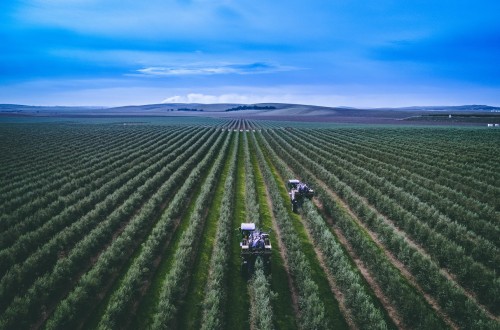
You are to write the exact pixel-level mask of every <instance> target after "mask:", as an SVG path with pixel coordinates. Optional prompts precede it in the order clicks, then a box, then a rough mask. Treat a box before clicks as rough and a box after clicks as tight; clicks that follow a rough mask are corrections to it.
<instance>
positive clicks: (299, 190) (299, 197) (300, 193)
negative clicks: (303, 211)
mask: <svg viewBox="0 0 500 330" xmlns="http://www.w3.org/2000/svg"><path fill="white" fill-rule="evenodd" d="M287 185H288V187H287V188H288V195H289V196H290V201H291V202H292V211H293V212H295V213H296V212H297V210H298V208H299V206H301V205H302V202H303V200H304V198H309V199H311V198H312V197H313V196H314V190H312V189H311V188H309V187H308V186H307V184H305V183H303V182H300V181H299V180H297V179H290V180H288V183H287Z"/></svg>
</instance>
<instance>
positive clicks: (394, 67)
mask: <svg viewBox="0 0 500 330" xmlns="http://www.w3.org/2000/svg"><path fill="white" fill-rule="evenodd" d="M498 13H500V2H499V1H496V0H476V1H462V0H453V1H451V0H439V1H432V0H413V1H398V0H364V1H361V0H359V1H355V0H322V1H319V0H308V1H296V0H288V1H282V0H273V1H269V0H265V1H264V0H234V1H232V0H211V1H209V0H178V1H174V0H148V1H137V0H9V1H7V0H5V1H1V2H0V103H9V104H12V103H14V104H28V105H85V106H119V105H137V104H155V103H169V102H192V103H267V102H283V103H301V104H314V105H326V106H352V107H398V106H414V105H462V104H488V105H493V106H500V19H499V14H498Z"/></svg>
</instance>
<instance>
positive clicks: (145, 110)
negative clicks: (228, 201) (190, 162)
mask: <svg viewBox="0 0 500 330" xmlns="http://www.w3.org/2000/svg"><path fill="white" fill-rule="evenodd" d="M0 116H26V117H120V116H161V117H164V116H209V117H227V118H250V119H266V120H287V121H311V122H314V121H319V122H338V123H381V124H382V123H383V124H401V123H408V124H414V123H422V122H424V123H432V124H450V123H458V122H460V123H461V124H467V123H479V122H483V123H484V122H488V123H489V122H494V123H497V122H499V121H500V108H499V107H492V106H488V105H459V106H411V107H401V108H372V109H368V108H364V109H360V108H350V107H326V106H315V105H303V104H288V103H257V104H233V103H220V104H201V103H161V104H146V105H135V106H121V107H67V106H30V105H19V104H0ZM479 116H481V119H480V120H479V119H478V117H479Z"/></svg>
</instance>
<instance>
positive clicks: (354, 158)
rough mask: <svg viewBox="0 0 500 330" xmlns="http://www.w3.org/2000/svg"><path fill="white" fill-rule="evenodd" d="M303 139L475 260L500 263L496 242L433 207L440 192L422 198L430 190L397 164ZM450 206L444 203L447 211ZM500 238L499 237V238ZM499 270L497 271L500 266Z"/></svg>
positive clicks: (317, 141)
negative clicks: (412, 178) (405, 175)
mask: <svg viewBox="0 0 500 330" xmlns="http://www.w3.org/2000/svg"><path fill="white" fill-rule="evenodd" d="M304 141H307V142H308V143H310V145H313V146H315V147H317V149H316V150H321V151H320V152H319V153H318V155H322V156H323V157H324V158H329V159H332V161H335V162H336V163H337V164H338V165H339V166H343V167H344V168H349V169H350V172H351V173H352V175H354V176H359V177H362V178H365V179H366V180H367V182H369V183H370V184H371V185H372V186H373V187H377V188H378V189H380V190H381V191H382V192H383V193H384V194H385V195H386V196H388V197H390V198H392V199H394V200H395V201H397V203H398V204H399V205H401V206H402V207H404V208H405V209H406V210H408V211H409V212H411V213H413V214H418V218H419V220H422V219H424V221H425V222H426V223H427V224H428V225H429V227H430V228H432V229H433V230H436V231H438V232H439V233H440V234H443V235H444V236H445V237H447V238H448V239H450V240H452V241H455V242H456V243H457V244H458V245H460V246H462V247H463V248H464V249H465V251H466V252H468V253H469V254H470V255H471V257H473V258H474V259H475V260H476V261H478V262H481V263H483V264H484V265H487V266H489V267H500V265H499V264H500V255H499V251H498V249H497V248H496V246H495V245H493V244H492V243H491V242H490V241H487V240H485V239H484V238H482V237H480V236H477V235H476V234H475V233H474V232H471V231H468V230H467V228H466V227H464V226H463V225H461V224H458V223H457V222H455V221H452V220H451V219H450V217H448V215H447V214H446V213H441V212H439V211H438V210H437V209H436V208H435V207H434V203H435V202H437V201H438V200H440V198H439V196H434V197H436V201H434V200H432V199H431V200H430V201H422V200H421V199H420V197H421V196H422V195H426V194H428V193H429V190H427V189H423V188H421V187H419V186H418V185H416V184H414V183H413V182H412V181H409V180H407V179H405V178H402V177H401V176H400V175H401V174H402V173H397V168H395V167H389V166H387V165H386V164H385V163H383V162H380V161H372V160H370V159H368V158H366V157H363V156H362V155H357V154H356V155H351V152H350V151H349V150H345V149H341V148H339V147H338V146H335V147H331V146H330V145H329V144H328V143H325V141H324V140H312V139H309V138H305V139H304ZM320 146H321V147H320ZM341 179H342V176H341ZM422 191H423V192H422ZM430 203H432V204H430ZM447 209H448V208H446V207H445V208H444V212H446V210H447ZM467 220H468V221H467ZM474 220H476V219H467V218H466V217H465V216H463V213H461V214H460V216H459V217H458V218H457V221H460V222H465V223H466V224H467V223H472V222H474ZM499 233H500V232H499ZM498 239H499V238H498V237H497V238H496V240H498ZM496 270H497V271H498V270H500V268H498V269H496Z"/></svg>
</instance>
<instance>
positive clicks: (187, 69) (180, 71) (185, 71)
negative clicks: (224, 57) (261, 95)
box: [137, 62, 297, 76]
mask: <svg viewBox="0 0 500 330" xmlns="http://www.w3.org/2000/svg"><path fill="white" fill-rule="evenodd" d="M296 69H297V68H294V67H287V66H281V65H276V64H271V63H264V62H256V63H249V64H225V65H191V66H179V67H165V66H153V67H147V68H142V69H139V70H137V72H139V74H140V75H145V76H185V75H217V74H262V73H273V72H281V71H291V70H296Z"/></svg>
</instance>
